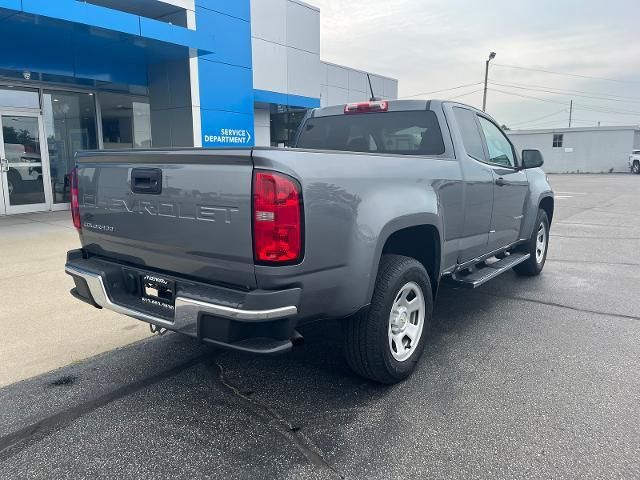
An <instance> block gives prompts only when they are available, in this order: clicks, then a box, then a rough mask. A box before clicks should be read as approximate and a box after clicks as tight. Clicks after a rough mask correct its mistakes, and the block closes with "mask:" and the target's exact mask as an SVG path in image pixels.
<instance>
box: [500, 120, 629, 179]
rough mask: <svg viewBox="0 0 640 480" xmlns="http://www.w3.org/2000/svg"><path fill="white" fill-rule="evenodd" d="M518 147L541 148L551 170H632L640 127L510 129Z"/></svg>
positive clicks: (595, 171)
mask: <svg viewBox="0 0 640 480" xmlns="http://www.w3.org/2000/svg"><path fill="white" fill-rule="evenodd" d="M506 133H507V135H508V136H509V138H510V139H511V141H512V142H513V143H514V145H515V146H516V148H517V149H518V150H520V151H522V150H523V149H527V148H532V149H536V150H540V151H541V152H542V155H543V156H544V167H543V168H544V170H545V172H548V173H608V172H628V171H629V163H628V162H629V155H630V154H631V151H632V150H634V149H638V148H640V126H634V125H631V126H621V127H585V128H555V129H542V130H510V131H507V132H506Z"/></svg>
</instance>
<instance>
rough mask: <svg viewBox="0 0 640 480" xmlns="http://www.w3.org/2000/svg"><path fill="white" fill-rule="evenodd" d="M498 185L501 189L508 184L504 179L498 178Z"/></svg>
mask: <svg viewBox="0 0 640 480" xmlns="http://www.w3.org/2000/svg"><path fill="white" fill-rule="evenodd" d="M495 183H496V185H498V186H499V187H504V186H505V185H506V184H507V182H506V180H505V179H504V178H502V177H500V178H496V182H495Z"/></svg>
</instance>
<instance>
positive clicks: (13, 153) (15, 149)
mask: <svg viewBox="0 0 640 480" xmlns="http://www.w3.org/2000/svg"><path fill="white" fill-rule="evenodd" d="M0 124H1V125H2V131H1V132H0V165H1V166H0V170H1V172H0V186H1V188H0V214H2V213H7V214H11V213H27V212H35V211H43V210H49V209H50V207H51V188H50V185H51V180H50V172H49V158H48V154H47V149H46V147H45V142H44V138H45V137H44V129H43V126H42V117H41V116H40V115H38V114H33V113H21V112H16V113H13V112H0Z"/></svg>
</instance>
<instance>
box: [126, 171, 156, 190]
mask: <svg viewBox="0 0 640 480" xmlns="http://www.w3.org/2000/svg"><path fill="white" fill-rule="evenodd" d="M131 191H132V192H133V193H148V194H152V195H158V194H160V193H162V170H160V169H159V168H134V169H133V170H131Z"/></svg>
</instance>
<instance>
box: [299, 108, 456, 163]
mask: <svg viewBox="0 0 640 480" xmlns="http://www.w3.org/2000/svg"><path fill="white" fill-rule="evenodd" d="M296 146H297V147H298V148H310V149H316V150H343V151H347V152H368V153H390V154H397V155H441V154H443V153H444V151H445V148H444V141H443V139H442V132H441V131H440V125H439V124H438V118H437V117H436V114H435V113H434V112H432V111H428V110H425V111H405V112H385V113H363V114H353V115H335V116H330V117H317V118H309V119H308V120H307V121H306V123H305V124H304V125H303V127H302V131H301V132H300V137H299V138H298V143H297V145H296Z"/></svg>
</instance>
